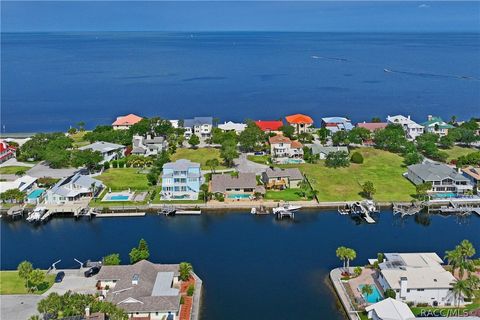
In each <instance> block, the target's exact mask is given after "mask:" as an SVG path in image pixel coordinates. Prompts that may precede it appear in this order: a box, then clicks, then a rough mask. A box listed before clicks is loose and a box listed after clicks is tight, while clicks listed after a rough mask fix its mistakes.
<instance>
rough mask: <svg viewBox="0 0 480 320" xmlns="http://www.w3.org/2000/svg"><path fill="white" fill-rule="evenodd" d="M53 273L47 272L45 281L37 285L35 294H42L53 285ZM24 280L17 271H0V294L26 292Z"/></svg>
mask: <svg viewBox="0 0 480 320" xmlns="http://www.w3.org/2000/svg"><path fill="white" fill-rule="evenodd" d="M54 281H55V274H48V275H46V277H45V282H44V283H43V284H42V285H40V286H39V290H37V291H35V293H36V294H42V293H44V292H45V291H47V290H48V289H50V287H51V286H52V285H53V283H54ZM27 293H29V292H27V289H26V288H25V282H24V281H23V280H22V279H21V278H20V277H19V276H18V272H17V271H0V295H2V294H27Z"/></svg>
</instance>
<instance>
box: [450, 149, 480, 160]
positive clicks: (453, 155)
mask: <svg viewBox="0 0 480 320" xmlns="http://www.w3.org/2000/svg"><path fill="white" fill-rule="evenodd" d="M440 151H443V152H446V153H447V154H448V158H447V162H450V161H452V160H455V159H457V158H458V157H461V156H464V155H467V154H469V153H472V152H476V151H479V150H478V149H476V148H466V147H459V146H453V147H452V148H450V149H440Z"/></svg>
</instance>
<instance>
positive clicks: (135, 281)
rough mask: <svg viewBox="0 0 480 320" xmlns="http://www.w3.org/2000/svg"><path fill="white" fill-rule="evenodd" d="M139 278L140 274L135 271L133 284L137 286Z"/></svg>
mask: <svg viewBox="0 0 480 320" xmlns="http://www.w3.org/2000/svg"><path fill="white" fill-rule="evenodd" d="M138 279H140V276H139V275H138V274H136V273H135V274H134V275H133V277H132V285H134V286H136V285H137V284H138Z"/></svg>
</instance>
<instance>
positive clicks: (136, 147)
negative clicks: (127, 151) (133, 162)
mask: <svg viewBox="0 0 480 320" xmlns="http://www.w3.org/2000/svg"><path fill="white" fill-rule="evenodd" d="M167 146H168V143H167V141H166V140H165V138H164V137H153V136H152V135H149V134H148V135H147V137H144V136H133V138H132V154H134V155H139V156H154V155H157V154H159V153H161V152H162V151H163V150H165V149H166V148H167Z"/></svg>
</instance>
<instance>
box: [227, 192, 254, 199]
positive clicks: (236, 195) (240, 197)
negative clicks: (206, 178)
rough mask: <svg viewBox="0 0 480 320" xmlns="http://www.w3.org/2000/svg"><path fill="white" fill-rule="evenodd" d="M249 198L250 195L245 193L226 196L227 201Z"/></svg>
mask: <svg viewBox="0 0 480 320" xmlns="http://www.w3.org/2000/svg"><path fill="white" fill-rule="evenodd" d="M250 197H251V195H250V194H245V193H231V194H229V195H227V198H228V199H249V198H250Z"/></svg>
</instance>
